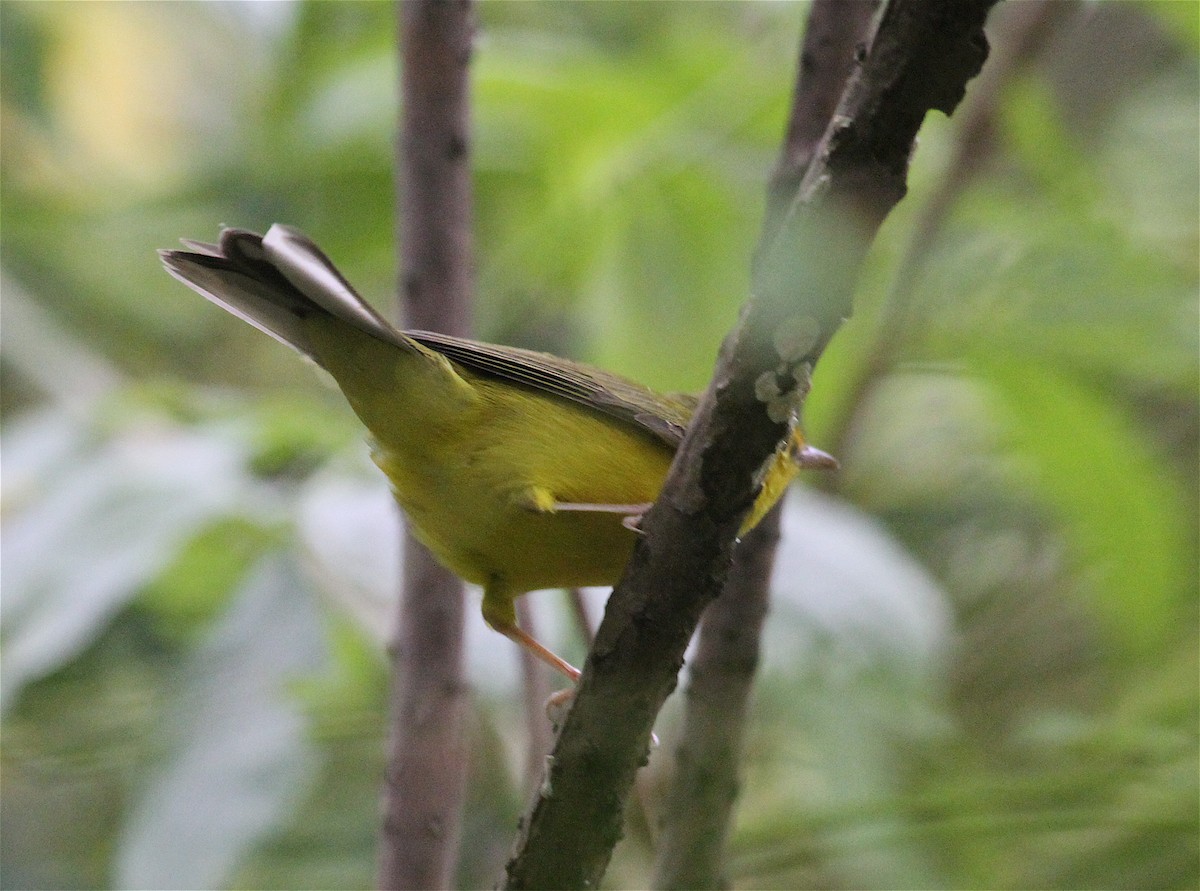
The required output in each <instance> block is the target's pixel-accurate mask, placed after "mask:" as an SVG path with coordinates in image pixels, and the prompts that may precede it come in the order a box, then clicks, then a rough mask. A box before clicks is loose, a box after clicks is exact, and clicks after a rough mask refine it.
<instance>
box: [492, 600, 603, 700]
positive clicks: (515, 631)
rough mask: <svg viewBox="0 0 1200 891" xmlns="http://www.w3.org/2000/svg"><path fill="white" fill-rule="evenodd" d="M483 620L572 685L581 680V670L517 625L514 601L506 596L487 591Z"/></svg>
mask: <svg viewBox="0 0 1200 891" xmlns="http://www.w3.org/2000/svg"><path fill="white" fill-rule="evenodd" d="M483 620H484V621H485V622H487V623H488V625H489V626H491V628H492V630H493V631H499V632H500V633H501V634H503V635H504V636H505V637H507V638H508V639H509V640H512V641H515V642H516V643H517V644H519V645H520V646H522V647H524V648H525V649H527V650H528V651H529V652H531V653H533V655H534V656H536V657H537V658H538V659H541V660H542V661H543V662H545V663H546V664H547V665H549V666H550V667H551V668H553V669H554V670H555V671H558V672H561V673H562V674H564V675H566V676H567V677H568V678H569V679H570V681H571V683H572V684H574V683H576V682H577V681H578V680H579V669H578V668H576V667H575V666H574V665H572V664H571V663H569V662H567V661H566V660H565V659H563V658H562V657H561V656H558V655H556V654H555V653H553V652H551V651H550V650H549V649H548V648H547V647H546V646H544V645H543V644H541V643H540V642H539V641H538V640H537V639H536V638H535V637H534V636H533V635H532V634H530V633H529V632H528V631H525V630H524V629H523V628H521V626H519V625H518V624H517V617H516V613H515V612H514V610H513V606H512V600H511V599H509V598H507V597H506V596H505V595H499V596H497V595H493V594H492V593H491V592H490V591H485V592H484V595H483Z"/></svg>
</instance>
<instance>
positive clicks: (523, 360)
mask: <svg viewBox="0 0 1200 891" xmlns="http://www.w3.org/2000/svg"><path fill="white" fill-rule="evenodd" d="M404 333H405V334H406V335H408V336H409V337H411V338H412V339H413V340H415V341H416V342H417V343H419V344H422V345H423V346H426V347H428V348H429V349H431V350H435V351H437V352H439V353H441V354H442V355H443V356H445V357H446V358H447V359H449V360H450V361H452V362H457V363H458V364H459V365H461V366H463V367H464V368H467V369H469V370H471V371H473V372H475V373H476V374H480V375H485V376H487V377H493V378H497V379H499V380H503V381H507V382H509V383H514V384H519V385H521V386H524V387H528V388H529V389H531V390H536V391H537V392H539V393H548V394H551V395H554V396H558V397H560V398H562V399H568V400H570V401H571V402H575V403H577V404H579V405H582V406H585V407H586V408H590V409H592V410H593V411H597V412H599V413H601V414H603V415H606V416H608V417H610V418H615V419H617V420H619V421H624V422H625V423H627V424H632V425H634V426H636V427H640V428H641V429H643V430H645V431H646V432H648V433H650V434H652V435H653V436H655V437H657V438H658V439H660V440H662V441H663V442H665V443H666V444H667V445H669V446H671V447H672V448H675V447H678V445H679V443H680V442H681V441H682V440H683V432H684V429H685V428H686V427H687V424H688V421H690V420H691V417H692V414H693V413H694V412H695V410H696V404H697V402H698V400H697V398H696V397H695V396H692V395H690V394H685V393H672V394H670V395H662V394H659V393H656V392H654V391H653V390H651V389H649V388H648V387H643V386H642V385H641V384H638V383H635V382H634V381H631V380H629V379H628V378H624V377H621V376H620V375H618V374H613V373H611V372H608V371H604V370H602V369H600V368H594V367H592V366H590V365H583V364H581V363H578V362H571V363H567V362H566V361H565V360H563V359H560V358H558V357H557V356H552V355H550V354H548V353H539V352H536V351H534V350H523V349H520V348H518V347H509V346H497V345H494V344H488V343H479V342H477V341H474V340H465V339H463V338H461V337H451V336H449V335H447V334H437V333H435V332H432V331H405V332H404Z"/></svg>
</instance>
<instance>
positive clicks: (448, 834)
mask: <svg viewBox="0 0 1200 891" xmlns="http://www.w3.org/2000/svg"><path fill="white" fill-rule="evenodd" d="M401 9H402V15H401V19H402V22H401V34H400V45H401V47H402V55H403V60H402V65H401V72H402V73H401V81H402V97H403V98H402V106H403V120H402V125H401V134H400V139H399V140H398V151H399V157H398V159H397V168H398V170H399V173H400V176H399V185H400V194H399V196H398V197H399V200H398V202H397V205H398V207H399V209H400V214H399V216H400V219H399V229H400V236H401V238H400V241H401V263H400V266H401V270H402V288H401V291H402V298H401V303H402V315H403V316H404V317H405V318H406V320H407V322H408V323H409V324H410V325H411V326H415V327H421V328H430V329H434V330H440V331H446V332H450V333H454V334H463V333H466V331H467V329H468V328H469V320H470V296H471V286H472V268H471V266H472V259H471V181H470V169H469V167H468V145H469V143H468V127H469V109H470V106H469V94H468V62H469V59H470V46H471V34H472V8H471V5H470V3H468V2H456V3H441V2H437V0H408V2H405V3H403V4H402V6H401ZM404 553H405V562H404V580H403V590H402V593H401V602H400V615H399V621H398V623H397V630H396V637H395V643H394V646H393V653H392V655H393V665H392V698H391V720H392V722H393V723H392V727H391V734H390V738H391V742H390V745H389V752H388V764H387V778H386V784H385V786H384V789H383V801H382V803H381V808H382V811H383V815H382V825H381V828H380V833H379V853H378V877H377V882H378V886H379V887H380V888H384V889H402V888H413V889H417V888H445V887H448V886H449V885H450V884H451V881H452V878H453V875H454V868H455V864H456V863H457V860H458V844H459V833H460V825H461V812H462V802H463V795H464V791H465V785H466V766H467V758H466V743H465V740H464V718H465V706H466V696H467V688H466V683H465V681H464V678H463V608H464V607H463V588H462V582H460V581H459V580H458V579H457V578H456V577H455V576H454V575H453V574H452V573H450V572H449V571H447V570H446V569H443V568H442V567H441V566H439V565H438V564H437V563H436V562H434V560H433V558H432V556H431V555H430V554H429V552H428V551H427V550H426V549H425V548H424V547H422V546H421V545H420V544H418V543H417V542H416V541H415V540H414V539H413V538H412V536H411V535H407V536H406V540H405V547H404Z"/></svg>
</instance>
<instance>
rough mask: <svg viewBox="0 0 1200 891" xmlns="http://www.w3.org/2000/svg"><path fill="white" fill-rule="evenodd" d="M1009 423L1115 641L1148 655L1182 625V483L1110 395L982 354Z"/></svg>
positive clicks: (1026, 479) (1034, 485)
mask: <svg viewBox="0 0 1200 891" xmlns="http://www.w3.org/2000/svg"><path fill="white" fill-rule="evenodd" d="M973 362H974V364H975V367H976V368H977V369H978V370H979V372H980V373H981V375H982V376H983V377H984V379H985V381H986V383H987V384H988V385H989V386H990V387H991V389H992V392H993V393H994V394H995V395H996V397H997V399H998V400H999V402H1000V405H1001V408H1002V415H1003V420H1004V421H1005V422H1007V438H1008V440H1009V443H1010V446H1011V448H1012V450H1013V453H1014V457H1015V458H1017V459H1018V460H1019V461H1020V462H1021V463H1022V465H1023V466H1022V470H1023V472H1022V474H1021V476H1022V479H1020V480H1019V481H1017V484H1018V485H1025V486H1027V487H1028V489H1029V490H1030V491H1031V492H1032V493H1033V494H1034V496H1035V497H1036V499H1037V500H1038V501H1040V502H1041V503H1042V504H1044V505H1045V506H1046V507H1047V508H1049V509H1050V510H1051V511H1052V512H1053V514H1054V515H1055V516H1056V517H1057V518H1058V520H1059V521H1061V523H1062V530H1063V535H1064V537H1065V539H1066V541H1067V542H1068V543H1069V544H1070V545H1071V547H1072V549H1073V551H1074V555H1075V558H1076V560H1077V565H1078V569H1079V572H1080V579H1081V581H1082V582H1083V587H1084V589H1085V590H1086V591H1088V592H1089V593H1090V594H1091V595H1092V596H1093V597H1094V598H1095V601H1094V602H1095V606H1096V608H1097V612H1098V614H1099V615H1100V617H1101V618H1102V619H1103V620H1104V622H1105V623H1106V624H1107V626H1108V630H1109V632H1110V635H1111V637H1112V639H1113V640H1114V641H1115V642H1116V643H1118V644H1119V645H1121V646H1122V647H1124V648H1126V649H1128V650H1129V651H1133V652H1138V653H1145V652H1148V651H1149V650H1151V649H1152V648H1153V647H1155V646H1156V645H1158V644H1159V643H1161V641H1162V640H1163V638H1164V635H1166V634H1167V633H1168V632H1170V631H1172V630H1173V619H1172V617H1173V616H1175V615H1177V606H1178V605H1179V604H1180V603H1181V602H1182V600H1183V598H1184V596H1185V591H1184V590H1183V589H1184V587H1185V585H1186V578H1187V575H1186V567H1185V565H1184V556H1183V555H1184V554H1186V553H1187V546H1186V542H1185V540H1184V536H1185V534H1186V530H1187V528H1188V522H1187V514H1186V508H1185V506H1184V504H1183V503H1182V500H1181V498H1180V491H1179V481H1177V480H1175V479H1173V478H1172V477H1171V475H1170V471H1169V470H1168V469H1167V468H1168V465H1167V464H1166V463H1165V462H1163V461H1161V460H1159V456H1157V455H1155V454H1154V451H1153V450H1154V441H1153V438H1152V437H1151V436H1149V435H1147V433H1146V432H1144V431H1142V430H1139V429H1138V428H1137V427H1136V426H1135V425H1134V423H1133V422H1132V421H1131V420H1130V418H1129V417H1128V416H1127V415H1126V413H1125V412H1123V411H1122V410H1121V409H1120V407H1119V405H1118V404H1117V403H1115V402H1114V400H1113V399H1112V398H1111V396H1109V395H1108V394H1105V393H1103V392H1102V391H1098V390H1097V389H1096V388H1095V387H1092V386H1087V385H1084V384H1082V383H1080V382H1078V381H1077V380H1075V379H1074V378H1073V377H1071V376H1070V375H1068V374H1066V373H1064V372H1062V371H1061V370H1059V369H1057V368H1055V367H1053V366H1049V365H1037V364H1029V363H1018V362H1005V361H1004V360H1002V359H1000V358H998V357H996V356H995V355H993V354H988V355H986V356H984V355H976V356H975V357H973Z"/></svg>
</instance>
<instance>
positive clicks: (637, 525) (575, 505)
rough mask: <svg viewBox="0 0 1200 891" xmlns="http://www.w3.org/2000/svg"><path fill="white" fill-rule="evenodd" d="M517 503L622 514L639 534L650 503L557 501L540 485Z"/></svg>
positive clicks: (534, 507) (537, 509)
mask: <svg viewBox="0 0 1200 891" xmlns="http://www.w3.org/2000/svg"><path fill="white" fill-rule="evenodd" d="M517 503H518V504H520V505H521V506H522V507H524V508H526V509H528V510H531V511H535V512H537V513H541V514H553V513H557V512H559V511H578V512H581V513H601V514H623V515H624V517H623V518H622V520H621V525H622V526H624V527H625V528H626V529H628V530H629V531H630V532H636V533H638V534H639V535H640V534H641V532H642V529H641V522H642V517H643V516H644V515H645V513H646V511H648V510H650V507H651V503H650V502H648V501H647V502H646V503H644V504H595V503H590V502H578V501H558V500H556V499H555V497H554V495H553V494H552V493H551V492H550V490H548V489H545V488H543V487H541V486H530V487H529V488H528V489H526V490H524V491H523V492H522V493H521V495H520V496H519V497H518V498H517ZM497 630H499V629H497ZM514 639H515V638H514Z"/></svg>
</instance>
